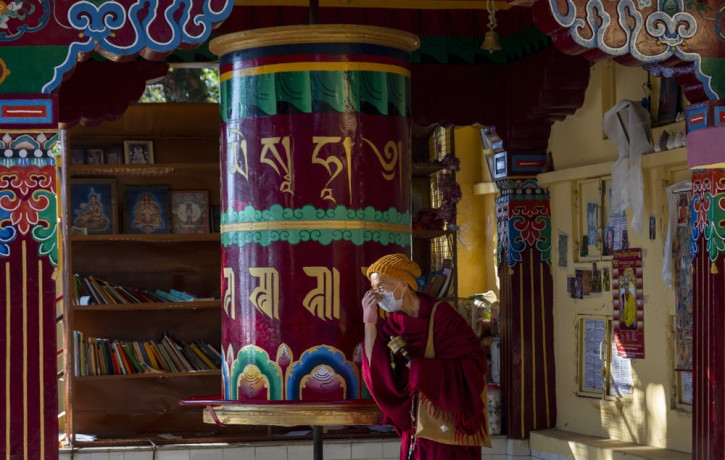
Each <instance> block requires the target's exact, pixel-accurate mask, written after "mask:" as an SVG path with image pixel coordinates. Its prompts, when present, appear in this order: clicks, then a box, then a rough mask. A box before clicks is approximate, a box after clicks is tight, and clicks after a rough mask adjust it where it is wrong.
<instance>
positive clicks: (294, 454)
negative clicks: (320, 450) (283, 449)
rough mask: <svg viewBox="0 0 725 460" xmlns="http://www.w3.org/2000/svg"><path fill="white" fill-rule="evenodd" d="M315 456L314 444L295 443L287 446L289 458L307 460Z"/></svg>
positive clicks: (291, 459)
mask: <svg viewBox="0 0 725 460" xmlns="http://www.w3.org/2000/svg"><path fill="white" fill-rule="evenodd" d="M313 456H314V449H313V447H312V444H294V445H290V446H287V458H288V459H289V460H307V459H311V458H312V457H313Z"/></svg>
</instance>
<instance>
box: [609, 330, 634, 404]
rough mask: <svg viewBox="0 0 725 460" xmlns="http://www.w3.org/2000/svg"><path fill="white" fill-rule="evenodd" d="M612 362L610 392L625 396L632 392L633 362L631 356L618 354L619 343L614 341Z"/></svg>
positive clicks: (610, 367)
mask: <svg viewBox="0 0 725 460" xmlns="http://www.w3.org/2000/svg"><path fill="white" fill-rule="evenodd" d="M611 352H612V362H611V363H609V394H610V395H616V396H625V395H631V394H632V387H633V386H634V381H633V380H632V363H631V361H630V359H629V358H625V357H623V356H619V355H618V354H617V344H616V343H615V341H614V340H613V341H612V350H611Z"/></svg>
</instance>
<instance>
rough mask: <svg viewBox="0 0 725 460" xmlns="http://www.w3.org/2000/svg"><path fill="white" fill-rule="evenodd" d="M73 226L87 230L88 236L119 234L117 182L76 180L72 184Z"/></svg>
mask: <svg viewBox="0 0 725 460" xmlns="http://www.w3.org/2000/svg"><path fill="white" fill-rule="evenodd" d="M68 215H69V217H70V221H71V226H72V227H76V228H78V229H85V230H84V231H83V233H85V234H87V235H110V234H113V233H117V232H118V221H117V217H116V216H117V212H116V181H115V180H114V179H74V180H72V181H71V183H70V211H69V213H68Z"/></svg>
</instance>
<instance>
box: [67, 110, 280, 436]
mask: <svg viewBox="0 0 725 460" xmlns="http://www.w3.org/2000/svg"><path fill="white" fill-rule="evenodd" d="M127 140H138V141H144V142H145V141H151V142H152V143H153V157H154V158H153V163H151V164H125V163H120V164H119V163H113V164H71V155H63V164H62V167H61V173H60V180H61V184H62V190H63V196H62V199H63V203H64V207H63V213H62V225H61V229H62V235H61V237H62V240H63V242H62V244H63V251H64V255H65V257H64V260H63V287H64V292H65V295H64V310H65V311H64V315H65V318H66V322H65V331H64V350H65V369H64V374H65V407H66V433H67V435H68V438H69V439H70V440H71V443H72V444H73V445H86V444H87V443H85V442H84V443H80V442H74V440H75V438H74V435H75V434H81V433H82V434H88V435H94V436H96V442H95V443H96V444H99V445H102V444H103V443H104V442H106V443H107V442H109V440H121V439H126V440H128V439H140V438H143V439H151V440H155V439H161V440H163V438H159V437H158V436H159V435H160V434H164V433H169V434H173V435H175V436H195V437H196V438H197V439H198V437H199V436H200V433H201V436H202V437H203V436H207V435H208V436H212V437H213V436H216V435H218V434H219V433H232V432H240V431H241V430H244V428H240V427H233V428H230V429H227V430H226V431H225V429H223V428H221V427H216V426H213V425H208V424H205V423H204V422H203V420H202V417H201V413H200V411H199V409H198V408H195V407H185V406H180V405H179V401H180V400H182V399H185V398H188V397H190V396H198V395H213V394H219V392H220V386H221V373H220V372H221V371H220V370H218V369H211V370H210V369H199V367H200V366H196V365H195V364H194V363H192V362H191V361H192V358H193V356H192V357H189V355H185V354H184V353H187V352H188V351H189V350H191V345H190V344H191V343H194V342H196V341H203V343H205V344H208V345H209V346H210V347H211V348H215V349H216V350H218V349H219V346H220V344H221V301H220V300H219V299H220V282H219V280H220V277H221V274H220V271H221V268H220V267H221V260H220V259H221V255H220V237H219V233H214V232H213V231H212V230H213V228H212V227H213V226H212V225H211V224H210V225H208V228H206V229H204V231H203V232H202V233H172V231H173V229H172V226H171V219H172V214H171V212H172V211H171V210H167V214H166V219H167V221H166V222H165V225H166V228H168V233H164V232H162V233H149V234H146V233H124V219H128V218H129V213H128V210H126V212H124V205H125V204H126V203H125V202H124V200H125V199H126V196H127V195H126V194H125V193H124V190H126V188H127V187H128V186H148V187H154V186H159V185H163V186H168V190H169V194H170V193H171V191H204V192H206V196H207V197H208V205H209V207H208V208H206V218H207V219H211V215H212V214H213V213H212V207H214V206H218V205H219V202H220V197H219V195H220V186H219V180H220V168H219V115H218V106H217V105H216V104H136V105H131V106H130V107H129V108H128V110H127V111H126V113H125V114H124V115H123V116H122V117H121V118H119V119H117V120H114V121H106V122H103V123H101V124H100V125H97V126H94V127H76V128H73V129H71V130H70V131H68V132H67V133H66V136H65V143H64V144H65V145H64V147H65V149H66V152H72V151H73V150H75V151H76V154H77V153H78V151H80V150H84V151H86V152H87V151H88V150H89V149H104V150H105V151H111V150H114V149H116V154H117V152H118V149H119V148H120V149H121V153H123V145H124V141H127ZM121 157H122V158H123V155H121ZM76 158H77V157H76ZM76 161H77V159H76ZM94 181H98V183H110V184H112V185H111V187H113V189H114V190H115V200H114V201H115V207H113V208H112V211H110V212H109V213H108V215H109V216H111V218H112V219H113V220H115V222H116V225H115V231H113V232H110V233H108V232H102V233H97V234H78V232H79V231H88V230H89V229H90V228H91V227H87V228H86V227H79V226H75V225H73V223H74V222H78V220H77V219H76V220H75V221H74V217H76V215H77V213H74V212H73V211H75V210H76V209H78V208H77V206H76V208H75V209H74V208H73V204H74V202H73V200H74V199H75V198H73V196H72V193H73V192H72V189H71V185H72V184H74V183H78V182H83V183H86V184H87V183H90V184H91V185H92V184H93V183H94ZM76 201H77V199H76ZM75 204H76V205H77V202H76V203H75ZM104 215H105V214H104ZM134 215H135V214H134ZM166 228H162V230H166ZM74 274H79V275H80V276H84V277H87V276H88V275H92V276H93V277H95V278H98V279H100V280H104V281H107V282H108V283H110V284H111V285H113V286H128V287H132V288H135V289H137V290H141V291H154V290H156V289H159V290H162V291H165V292H170V290H172V289H174V290H179V291H183V292H186V293H192V294H194V296H196V297H198V298H199V299H197V300H188V301H178V302H171V301H140V302H136V303H123V302H120V301H118V299H116V302H110V301H108V302H105V303H104V302H95V303H93V304H91V305H82V304H79V302H77V301H76V300H75V298H76V296H75V295H74V294H75V293H76V292H75V291H74V289H77V284H75V282H74ZM111 289H113V288H111ZM121 297H123V296H121ZM137 300H138V299H137ZM157 300H158V299H157ZM91 302H93V301H91ZM74 331H78V333H80V334H82V337H83V339H82V340H87V339H89V338H92V339H93V341H92V342H90V341H89V343H93V344H96V345H95V346H96V347H97V348H95V349H94V352H93V353H94V354H93V355H91V354H90V352H89V350H90V347H86V348H84V349H83V350H84V353H85V352H89V354H87V355H86V354H81V352H80V348H79V346H78V343H79V340H81V339H79V336H78V335H75V336H74ZM166 335H168V336H169V337H173V340H175V342H176V343H182V342H183V343H184V344H185V346H184V347H182V349H179V353H181V354H182V356H185V358H188V359H187V360H188V361H189V364H190V365H191V367H194V368H197V369H199V370H193V371H189V370H186V369H185V370H177V371H169V370H164V371H163V372H158V373H156V372H154V373H147V372H149V371H150V370H149V369H147V367H144V366H143V365H141V364H140V363H139V362H137V363H136V364H139V368H138V369H136V371H139V369H140V371H139V372H130V371H129V372H128V373H126V374H123V373H110V371H109V369H111V370H113V357H112V356H111V357H110V358H108V356H110V352H109V355H106V354H105V350H106V349H105V348H103V346H100V345H97V344H98V343H99V342H98V341H96V340H95V339H102V340H108V341H109V342H111V341H118V342H119V343H127V344H131V345H130V348H129V349H130V350H131V351H128V353H127V354H132V353H133V349H134V347H135V346H136V345H139V348H138V353H140V354H141V355H140V356H138V355H137V356H135V358H136V360H139V359H141V360H143V359H144V356H145V357H146V358H147V359H149V360H150V361H151V360H152V359H151V358H149V356H148V354H146V355H144V352H147V351H148V350H147V349H144V350H143V351H142V350H141V348H143V343H150V342H155V343H160V342H161V341H162V340H163V338H164V337H165V336H166ZM187 347H188V350H187V349H185V348H187ZM167 351H168V350H167ZM148 353H152V352H148ZM80 358H83V359H80ZM106 358H108V359H110V361H108V360H107V359H106ZM126 358H128V359H130V357H126ZM169 358H171V357H169ZM91 359H92V360H93V361H92V362H93V366H95V367H94V369H95V370H96V371H97V372H99V373H102V372H105V371H109V373H108V374H106V375H81V374H82V372H79V368H78V365H82V364H84V363H85V365H86V366H89V367H90V366H91V364H90V361H89V360H91ZM177 359H178V356H177ZM195 359H196V363H200V362H204V361H203V360H200V358H198V356H197V358H195ZM131 364H133V363H131ZM159 366H160V365H159ZM94 373H95V372H94ZM255 430H256V431H260V434H259V436H262V437H264V436H265V435H266V434H267V433H266V430H258V429H256V428H254V429H249V430H247V431H249V433H247V434H253V433H252V432H256V431H255Z"/></svg>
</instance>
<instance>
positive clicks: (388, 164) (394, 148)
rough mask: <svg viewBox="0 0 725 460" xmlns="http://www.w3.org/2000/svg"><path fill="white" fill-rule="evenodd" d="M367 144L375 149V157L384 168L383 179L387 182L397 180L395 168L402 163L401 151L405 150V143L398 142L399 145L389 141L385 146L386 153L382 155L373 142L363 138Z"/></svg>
mask: <svg viewBox="0 0 725 460" xmlns="http://www.w3.org/2000/svg"><path fill="white" fill-rule="evenodd" d="M362 140H364V141H365V142H367V144H368V145H369V146H370V148H372V149H373V152H374V153H375V156H377V157H378V161H380V166H382V167H383V173H382V174H383V178H384V179H385V180H393V178H395V167H396V166H399V165H398V163H399V162H400V161H401V159H402V157H401V155H400V154H401V150H402V149H403V143H402V142H398V143H397V144H396V143H395V142H394V141H388V142H387V143H386V144H385V148H384V149H383V150H384V152H383V153H380V150H378V148H377V147H376V146H375V144H373V143H372V142H371V141H369V140H367V139H365V138H364V137H363V138H362Z"/></svg>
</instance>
